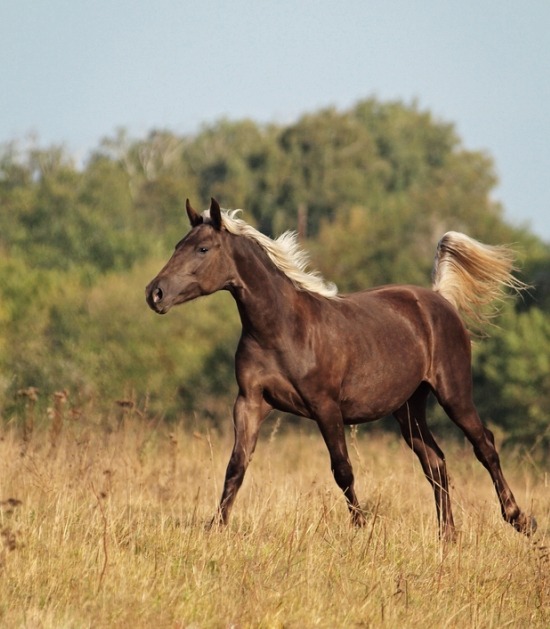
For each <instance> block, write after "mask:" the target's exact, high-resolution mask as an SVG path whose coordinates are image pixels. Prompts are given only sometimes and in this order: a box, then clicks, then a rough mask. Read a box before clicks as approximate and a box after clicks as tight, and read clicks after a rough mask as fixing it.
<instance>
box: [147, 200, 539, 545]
mask: <svg viewBox="0 0 550 629" xmlns="http://www.w3.org/2000/svg"><path fill="white" fill-rule="evenodd" d="M187 214H188V216H189V220H190V222H191V226H192V229H191V231H190V232H189V233H188V234H187V235H186V236H185V238H183V240H181V241H180V242H179V243H178V244H177V245H176V249H175V251H174V253H173V255H172V257H171V258H170V260H169V261H168V262H167V264H166V265H165V267H164V268H163V269H162V270H161V271H160V273H159V274H158V275H157V277H155V279H154V280H153V281H152V282H151V283H150V284H149V285H148V286H147V288H146V297H147V303H148V304H149V306H150V307H151V308H152V309H153V310H154V311H155V312H157V313H159V314H165V313H166V312H168V310H169V309H170V308H171V307H172V306H174V305H176V304H181V303H184V302H186V301H189V300H191V299H195V298H196V297H200V296H201V295H209V294H211V293H214V292H216V291H218V290H228V291H229V292H230V293H231V295H233V297H234V299H235V301H236V303H237V308H238V310H239V315H240V318H241V323H242V335H241V339H240V342H239V346H238V349H237V353H236V356H235V366H236V376H237V382H238V387H239V391H238V395H237V399H236V401H235V406H234V420H233V421H234V430H235V444H234V447H233V451H232V454H231V458H230V460H229V464H228V466H227V472H226V476H225V483H224V488H223V493H222V496H221V501H220V506H219V512H218V516H217V519H218V521H219V522H220V523H223V524H225V523H227V521H228V518H229V513H230V510H231V507H232V505H233V503H234V501H235V497H236V494H237V491H238V490H239V487H240V486H241V484H242V481H243V478H244V474H245V471H246V469H247V466H248V464H249V462H250V460H251V457H252V454H253V452H254V448H255V446H256V441H257V439H258V433H259V430H260V426H261V424H262V422H263V421H264V419H265V418H266V416H267V415H268V413H269V412H270V411H271V410H272V409H279V410H281V411H285V412H289V413H294V414H296V415H300V416H303V417H309V418H311V419H313V420H315V421H316V422H317V425H318V426H319V429H320V431H321V434H322V436H323V438H324V440H325V443H326V446H327V448H328V451H329V453H330V462H331V468H332V472H333V474H334V478H335V480H336V482H337V484H338V485H339V486H340V488H341V489H342V491H343V492H344V495H345V497H346V499H347V502H348V506H349V510H350V512H351V516H352V519H353V522H354V523H355V524H357V525H362V524H364V522H365V517H364V514H363V512H362V510H361V508H360V506H359V502H358V500H357V497H356V495H355V490H354V477H353V470H352V467H351V463H350V459H349V457H348V451H347V446H346V439H345V432H344V426H345V425H349V424H357V423H362V422H368V421H373V420H376V419H379V418H381V417H384V416H386V415H389V414H393V415H394V417H395V418H396V419H397V421H398V423H399V426H400V428H401V432H402V434H403V437H404V438H405V441H406V442H407V444H408V445H409V446H410V447H411V448H412V449H413V450H414V452H415V453H416V455H417V456H418V458H419V459H420V463H421V465H422V468H423V470H424V474H425V475H426V478H427V479H428V480H429V482H430V483H431V485H432V487H433V491H434V495H435V504H436V508H437V517H438V522H439V527H440V533H441V535H442V536H443V537H444V538H445V539H453V538H454V536H455V525H454V522H453V516H452V511H451V501H450V498H449V481H448V478H447V471H446V467H445V458H444V455H443V452H442V451H441V450H440V448H439V446H438V445H437V443H436V442H435V439H434V437H433V435H432V433H431V432H430V430H429V428H428V426H427V424H426V401H427V398H428V395H429V393H430V392H432V393H433V394H434V395H435V397H436V399H437V400H438V402H439V403H440V404H441V406H442V407H443V408H444V410H445V412H446V413H447V415H448V416H449V417H450V419H451V420H452V421H453V422H454V423H455V424H456V425H457V426H458V427H459V428H461V429H462V431H463V432H464V434H465V435H466V437H467V438H468V439H469V441H470V442H471V444H472V446H473V449H474V452H475V455H476V456H477V458H478V459H479V461H480V462H481V463H482V464H483V465H484V467H485V468H486V469H487V471H488V472H489V474H490V475H491V479H492V481H493V484H494V487H495V490H496V493H497V496H498V499H499V501H500V507H501V511H502V516H503V518H504V520H506V522H509V523H510V524H511V525H512V526H513V527H514V528H515V529H517V530H518V531H521V532H523V533H525V534H530V533H532V532H533V531H534V530H535V528H536V522H535V520H534V518H532V517H530V516H528V515H526V514H525V513H524V512H523V511H522V510H521V509H520V508H519V506H518V504H517V502H516V500H515V498H514V496H513V494H512V491H511V490H510V487H509V486H508V483H507V482H506V480H505V478H504V475H503V473H502V470H501V467H500V462H499V456H498V454H497V451H496V448H495V443H494V438H493V435H492V433H491V432H490V431H489V430H488V429H487V428H485V427H484V426H483V424H482V422H481V420H480V418H479V415H478V413H477V411H476V408H475V406H474V403H473V401H472V375H471V342H470V336H469V333H468V332H467V330H466V328H465V325H464V323H463V321H462V318H461V316H460V315H459V310H460V311H462V312H463V313H464V314H465V316H466V317H467V320H468V321H470V322H472V321H473V322H474V323H482V322H483V320H484V319H485V318H486V316H487V308H486V306H487V305H488V304H489V303H490V302H493V301H494V299H495V298H498V297H499V296H501V293H502V292H503V289H504V288H506V287H511V288H516V289H518V288H520V287H521V283H520V282H519V281H518V280H515V279H514V278H513V276H512V275H511V271H512V270H513V264H512V261H513V256H512V253H511V252H510V250H508V249H506V248H504V247H489V246H486V245H482V244H481V243H479V242H477V241H475V240H472V239H471V238H468V237H467V236H465V235H463V234H459V233H456V232H449V233H447V234H445V235H444V236H443V238H442V239H441V241H440V242H439V245H438V248H437V255H436V260H435V267H434V276H433V287H432V290H430V289H426V288H421V287H418V286H401V285H392V286H382V287H379V288H375V289H372V290H366V291H362V292H358V293H353V294H349V295H342V296H338V295H337V291H336V288H335V287H334V286H333V285H327V284H325V282H324V281H323V279H322V278H321V277H320V276H318V275H317V274H315V273H307V272H306V270H305V267H306V264H307V256H306V255H305V254H304V252H303V251H301V250H300V249H299V248H298V245H297V241H296V237H295V235H294V234H292V233H288V232H287V233H285V234H283V235H282V236H281V237H279V238H278V239H277V240H271V239H270V238H268V237H267V236H264V235H263V234H261V233H260V232H258V231H257V230H255V229H254V228H253V227H251V226H250V225H248V224H247V223H245V222H244V221H243V220H241V219H238V218H236V217H235V214H236V211H234V212H227V211H225V210H223V211H222V210H220V206H219V204H218V203H217V201H216V200H215V199H212V202H211V205H210V209H209V210H207V211H206V212H204V213H203V214H202V215H200V214H198V213H197V212H195V210H194V209H193V208H192V207H191V206H190V204H189V200H188V201H187Z"/></svg>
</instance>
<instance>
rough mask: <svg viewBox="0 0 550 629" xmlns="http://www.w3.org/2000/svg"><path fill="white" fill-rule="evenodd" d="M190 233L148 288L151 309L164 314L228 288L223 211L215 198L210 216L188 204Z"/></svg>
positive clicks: (229, 267)
mask: <svg viewBox="0 0 550 629" xmlns="http://www.w3.org/2000/svg"><path fill="white" fill-rule="evenodd" d="M186 209H187V215H188V217H189V221H190V222H191V228H192V229H191V231H190V232H189V233H188V234H187V236H185V238H183V239H182V240H181V241H180V242H179V243H178V244H177V245H176V249H175V251H174V253H173V254H172V257H171V258H170V259H169V260H168V262H167V263H166V265H165V266H164V268H163V269H162V270H161V271H160V273H159V274H158V275H157V276H156V277H155V279H154V280H152V281H151V282H150V283H149V284H148V286H147V288H146V289H145V296H146V299H147V303H148V304H149V306H150V307H151V308H152V309H153V310H154V311H155V312H158V313H159V314H165V313H167V312H168V310H170V308H171V307H172V306H175V305H177V304H182V303H184V302H186V301H190V300H191V299H195V298H196V297H200V296H201V295H210V294H211V293H214V292H216V291H217V290H220V289H223V288H226V287H227V286H228V282H229V280H230V279H231V278H230V269H231V268H232V265H231V261H230V259H229V257H228V256H227V254H226V252H225V248H224V246H223V245H224V239H225V238H227V232H226V231H225V230H223V229H222V217H221V210H220V206H219V204H218V202H217V201H216V200H215V199H212V201H211V203H210V216H209V217H208V216H206V217H205V216H204V215H200V214H198V213H197V212H196V211H195V210H194V209H193V208H192V207H191V205H190V203H189V199H187V202H186Z"/></svg>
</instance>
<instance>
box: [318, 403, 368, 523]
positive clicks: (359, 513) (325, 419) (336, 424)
mask: <svg viewBox="0 0 550 629" xmlns="http://www.w3.org/2000/svg"><path fill="white" fill-rule="evenodd" d="M317 423H318V425H319V428H320V430H321V434H322V435H323V439H324V440H325V444H326V446H327V448H328V451H329V454H330V466H331V469H332V474H333V476H334V480H335V481H336V483H337V485H338V486H339V487H340V489H341V490H342V491H343V492H344V496H345V497H346V500H347V502H348V508H349V511H350V514H351V519H352V522H353V524H355V526H364V525H365V524H366V519H365V515H364V513H363V510H362V509H361V506H360V505H359V501H358V500H357V496H356V494H355V488H354V482H355V480H354V476H353V468H352V466H351V461H350V459H349V455H348V447H347V444H346V434H345V431H344V422H343V420H342V416H341V414H340V411H339V409H338V410H334V412H333V413H327V414H326V415H325V414H323V416H322V417H321V418H320V419H318V420H317Z"/></svg>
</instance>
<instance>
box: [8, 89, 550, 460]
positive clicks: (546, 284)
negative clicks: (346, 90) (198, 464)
mask: <svg viewBox="0 0 550 629" xmlns="http://www.w3.org/2000/svg"><path fill="white" fill-rule="evenodd" d="M496 183H497V177H496V175H495V169H494V164H493V161H492V159H491V157H490V156H489V155H488V154H486V153H484V152H480V151H471V150H468V149H467V148H466V147H464V146H463V144H462V142H461V139H460V138H459V137H458V135H457V133H456V130H455V128H454V126H453V125H452V124H449V123H447V122H444V121H441V120H437V119H435V118H434V117H433V116H432V114H431V113H430V112H429V111H423V110H421V109H419V108H418V106H417V105H416V104H415V103H412V104H405V103H402V102H380V101H378V100H376V99H368V100H364V101H361V102H359V103H357V104H356V105H355V106H354V107H352V108H350V109H349V110H345V111H339V110H336V109H334V108H329V109H323V110H320V111H317V112H314V113H311V114H307V115H304V116H303V117H301V118H300V119H299V120H297V121H296V122H294V123H292V124H287V125H279V124H268V125H260V124H257V123H255V122H254V121H251V120H239V121H230V120H219V121H217V122H215V123H214V124H211V125H205V126H204V127H202V128H201V129H200V130H199V131H197V132H196V133H194V134H189V135H177V134H175V133H173V132H170V131H168V130H154V131H151V132H150V133H149V134H148V135H147V137H145V138H138V139H136V138H131V137H129V136H128V134H127V133H126V132H125V131H124V130H123V129H121V130H118V131H117V132H116V133H115V134H113V136H112V137H107V138H105V139H103V140H102V141H101V142H99V143H98V146H97V147H96V148H95V149H94V150H93V151H92V152H91V153H90V155H89V156H88V157H87V160H86V162H85V164H84V165H80V166H78V165H76V164H75V162H74V160H73V158H72V156H71V155H70V154H69V153H68V152H67V151H66V150H65V149H64V148H63V147H47V148H44V147H40V146H38V145H36V144H32V145H30V146H28V145H27V146H25V145H24V144H23V143H21V142H11V143H7V144H4V145H3V146H2V147H1V149H0V207H1V212H0V277H1V278H2V280H1V282H0V296H1V301H0V323H1V326H0V408H1V412H2V417H3V418H4V420H5V421H9V420H10V417H12V416H14V414H15V413H16V411H17V408H18V406H20V405H21V404H23V403H26V402H25V399H24V396H23V398H22V397H21V396H20V395H19V396H18V392H21V391H25V390H27V389H28V387H36V388H38V390H39V391H40V395H41V396H42V397H43V399H44V400H47V398H48V396H49V395H51V394H52V393H53V392H54V391H56V390H60V389H66V390H67V391H68V392H69V399H70V400H71V404H72V405H73V406H74V408H75V409H76V408H77V407H78V408H86V405H87V404H89V403H90V401H93V402H94V404H95V405H97V404H105V405H106V406H109V405H111V406H112V405H113V404H114V401H115V400H117V399H118V400H120V399H126V398H129V399H131V400H133V401H134V402H136V401H140V400H141V402H140V403H141V404H146V405H147V407H148V409H150V410H151V412H154V413H155V414H157V415H158V416H162V417H164V418H165V419H166V420H173V419H177V418H181V417H184V418H190V417H195V418H196V417H199V416H200V417H202V416H208V417H210V418H211V419H212V420H213V421H221V418H224V419H225V417H227V415H228V409H229V408H230V406H231V399H232V397H233V395H234V393H235V384H234V379H233V352H234V349H235V347H236V344H237V340H238V334H239V329H240V328H239V322H238V317H237V313H236V310H235V308H234V306H233V303H232V301H231V299H230V298H228V296H227V295H216V296H213V297H211V298H209V299H208V300H199V301H197V302H196V303H193V304H189V305H186V306H185V307H184V308H183V309H180V310H176V311H174V312H173V313H172V314H171V316H169V317H166V318H162V319H161V318H159V317H155V315H154V314H153V313H152V312H150V311H149V310H148V308H147V307H146V306H145V303H144V298H143V289H144V286H145V284H146V283H147V281H148V280H149V279H150V278H151V277H153V275H154V274H155V273H156V272H157V271H158V269H159V267H160V265H161V264H162V263H163V262H164V261H165V260H166V259H167V257H168V255H169V254H170V252H171V249H172V248H173V245H174V244H175V243H176V242H177V241H178V240H179V239H180V238H181V236H182V235H183V234H184V233H185V232H186V231H187V229H188V226H187V223H186V220H185V210H184V207H185V199H186V197H189V198H190V199H191V200H192V202H193V204H194V205H195V206H196V207H197V208H199V207H201V206H202V205H204V206H206V205H207V203H208V201H209V199H210V197H211V196H215V197H216V198H218V200H219V201H220V202H221V204H222V206H223V207H227V208H243V210H244V213H243V217H244V218H245V220H247V221H248V222H250V223H252V224H254V225H255V226H256V227H257V228H258V229H260V230H261V231H263V232H264V233H266V234H268V235H270V236H276V235H278V234H280V233H281V232H282V231H284V230H286V229H294V230H297V231H298V232H299V234H300V237H301V239H302V241H303V244H304V247H305V248H306V249H307V250H308V251H310V252H311V258H312V263H311V266H312V268H315V269H318V270H319V271H321V272H322V273H323V274H324V275H325V277H326V278H327V279H329V280H331V281H334V282H335V283H336V284H337V285H338V286H339V288H340V290H341V291H342V292H346V291H351V290H359V289H362V288H367V287H370V286H374V285H378V284H384V283H391V282H398V283H406V282H410V283H416V284H424V285H429V282H430V271H431V266H432V260H433V255H434V251H435V246H436V243H437V241H438V239H439V238H440V237H441V236H442V235H443V233H444V232H445V231H447V230H449V229H454V230H458V231H463V232H465V233H468V234H469V235H470V236H473V237H474V238H477V239H479V240H482V241H483V242H486V243H489V244H498V243H514V244H515V246H516V248H517V249H518V251H519V253H520V260H519V264H520V266H521V279H523V280H524V281H525V282H527V283H529V284H530V285H531V286H532V289H531V290H530V291H529V293H526V294H525V296H524V298H523V299H522V300H516V301H515V302H511V303H509V304H508V305H507V307H506V308H505V312H504V313H503V316H502V319H500V320H499V321H498V327H495V328H494V329H492V330H491V334H490V336H489V338H487V339H483V340H481V341H479V342H476V343H475V345H474V379H475V385H476V398H477V401H478V404H479V406H480V410H481V411H482V414H483V417H484V419H485V421H487V422H489V423H490V424H492V425H493V426H496V427H497V428H499V429H501V430H502V433H503V435H504V436H505V437H507V438H509V439H510V441H513V442H514V443H524V444H525V445H526V446H529V447H534V446H537V447H539V448H543V449H544V448H546V449H547V448H548V447H549V444H550V432H549V427H548V420H547V415H546V412H547V409H548V408H550V247H549V245H548V244H547V243H545V242H543V241H541V240H540V239H539V238H537V237H536V235H534V234H533V233H532V232H531V231H530V230H529V229H527V228H525V227H522V226H516V225H512V224H511V223H510V222H508V221H507V220H506V218H505V215H504V210H503V208H502V206H501V205H500V204H499V203H498V202H497V201H495V200H494V198H493V196H492V193H493V190H494V188H495V185H496ZM44 403H46V402H44ZM136 403H137V402H136Z"/></svg>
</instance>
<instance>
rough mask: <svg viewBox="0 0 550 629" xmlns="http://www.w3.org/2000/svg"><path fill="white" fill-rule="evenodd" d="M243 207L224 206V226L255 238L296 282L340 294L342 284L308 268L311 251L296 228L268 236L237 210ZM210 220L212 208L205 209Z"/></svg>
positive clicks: (321, 292) (316, 290) (322, 292)
mask: <svg viewBox="0 0 550 629" xmlns="http://www.w3.org/2000/svg"><path fill="white" fill-rule="evenodd" d="M241 211H242V210H222V221H223V226H224V227H225V229H227V231H228V232H230V233H231V234H235V235H236V236H245V237H246V238H250V239H251V240H255V241H256V242H257V243H258V244H259V245H260V246H261V247H262V248H263V250H264V251H265V252H266V253H267V255H268V256H269V259H270V260H271V261H272V262H273V264H274V265H275V266H276V267H277V268H278V269H279V270H280V271H282V272H283V273H284V274H285V275H286V276H287V277H288V279H289V280H290V281H291V282H292V283H293V284H294V286H295V287H296V288H298V289H300V290H307V291H310V292H312V293H317V294H319V295H322V296H323V297H336V296H337V295H338V288H337V286H336V284H334V283H332V282H326V281H325V280H324V279H323V277H322V276H321V275H320V273H317V272H316V271H307V270H306V269H307V265H308V263H309V255H308V254H307V253H306V252H305V251H304V250H303V249H301V248H300V245H299V243H298V236H297V234H296V232H293V231H286V232H284V233H283V234H281V235H280V236H279V237H278V238H277V239H276V240H272V239H271V238H269V237H268V236H265V235H264V234H262V233H261V232H259V231H258V230H257V229H254V227H252V225H249V224H248V223H246V222H245V221H243V220H242V219H240V218H237V214H238V213H239V212H241ZM203 217H204V219H205V221H206V222H208V221H209V220H210V210H206V211H205V212H204V213H203Z"/></svg>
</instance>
